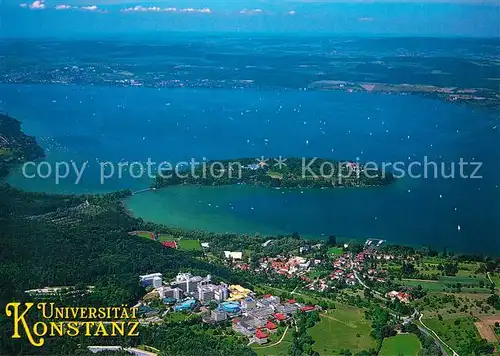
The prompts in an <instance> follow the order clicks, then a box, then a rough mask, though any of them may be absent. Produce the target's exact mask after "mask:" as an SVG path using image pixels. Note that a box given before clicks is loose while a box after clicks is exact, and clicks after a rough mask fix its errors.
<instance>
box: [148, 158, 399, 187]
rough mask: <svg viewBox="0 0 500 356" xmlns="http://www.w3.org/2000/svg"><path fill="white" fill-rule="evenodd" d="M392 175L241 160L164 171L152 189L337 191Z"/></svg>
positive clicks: (310, 161) (306, 161) (300, 162)
mask: <svg viewBox="0 0 500 356" xmlns="http://www.w3.org/2000/svg"><path fill="white" fill-rule="evenodd" d="M394 181H395V177H394V176H393V174H392V173H390V172H383V171H382V170H380V169H376V168H371V167H368V166H366V165H364V164H362V163H359V162H352V161H335V160H328V159H321V158H283V157H274V158H273V157H271V158H265V159H264V158H262V159H255V158H240V159H234V160H222V161H207V162H203V163H195V164H190V165H185V166H181V167H179V166H178V167H176V168H175V169H174V168H172V169H170V170H164V171H162V172H161V173H160V174H159V175H158V176H157V177H156V179H155V181H154V182H153V184H152V188H156V189H158V188H163V187H167V186H172V185H181V184H194V185H212V186H216V185H231V184H249V185H255V186H264V187H270V188H335V187H371V186H384V185H389V184H391V183H392V182H394Z"/></svg>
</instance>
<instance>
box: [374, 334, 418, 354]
mask: <svg viewBox="0 0 500 356" xmlns="http://www.w3.org/2000/svg"><path fill="white" fill-rule="evenodd" d="M421 348H422V345H421V344H420V340H419V339H418V337H417V336H416V335H415V334H401V335H396V336H393V337H391V338H388V339H385V340H384V342H383V344H382V349H381V350H380V353H379V355H380V356H395V355H398V356H399V355H403V356H417V355H418V354H419V352H420V350H421Z"/></svg>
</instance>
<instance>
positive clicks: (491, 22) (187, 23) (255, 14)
mask: <svg viewBox="0 0 500 356" xmlns="http://www.w3.org/2000/svg"><path fill="white" fill-rule="evenodd" d="M499 19H500V0H399V1H398V0H171V1H168V0H149V1H144V0H135V1H134V0H99V1H98V0H34V1H32V0H29V1H23V0H0V25H1V31H0V36H1V37H64V38H78V37H107V36H127V35H147V34H157V35H161V34H164V33H169V32H173V31H175V32H192V33H218V32H223V33H226V32H230V33H264V34H282V33H284V34H305V35H307V34H328V35H342V36H357V35H362V36H437V37H456V36H460V37H463V36H466V37H497V38H500V21H499Z"/></svg>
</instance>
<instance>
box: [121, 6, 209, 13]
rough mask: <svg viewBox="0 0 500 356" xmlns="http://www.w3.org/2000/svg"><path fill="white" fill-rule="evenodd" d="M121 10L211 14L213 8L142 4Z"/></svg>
mask: <svg viewBox="0 0 500 356" xmlns="http://www.w3.org/2000/svg"><path fill="white" fill-rule="evenodd" d="M120 11H121V12H177V11H178V12H190V13H192V12H198V13H204V14H210V13H211V12H212V10H210V9H209V8H207V7H205V8H202V9H195V8H192V7H189V8H185V9H177V8H176V7H167V8H161V7H157V6H149V7H146V6H142V5H137V6H134V7H128V8H125V9H121V10H120Z"/></svg>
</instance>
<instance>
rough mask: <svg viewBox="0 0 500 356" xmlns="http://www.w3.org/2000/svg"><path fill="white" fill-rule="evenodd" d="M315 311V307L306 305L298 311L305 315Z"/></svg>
mask: <svg viewBox="0 0 500 356" xmlns="http://www.w3.org/2000/svg"><path fill="white" fill-rule="evenodd" d="M315 309H316V308H315V307H313V306H312V305H306V306H305V307H303V308H300V310H301V311H303V312H306V313H307V312H310V311H313V310H315Z"/></svg>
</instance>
